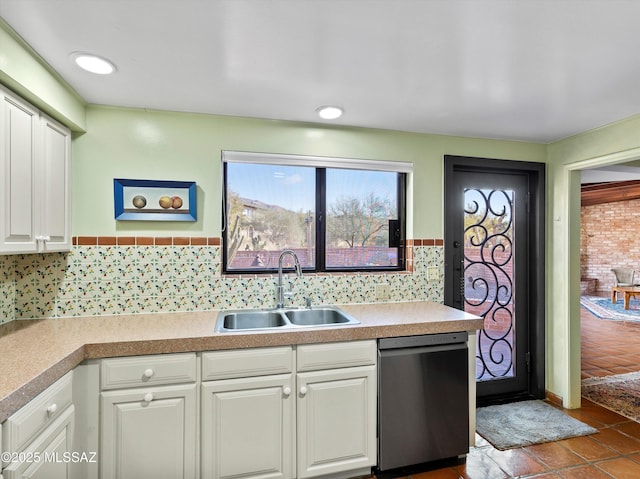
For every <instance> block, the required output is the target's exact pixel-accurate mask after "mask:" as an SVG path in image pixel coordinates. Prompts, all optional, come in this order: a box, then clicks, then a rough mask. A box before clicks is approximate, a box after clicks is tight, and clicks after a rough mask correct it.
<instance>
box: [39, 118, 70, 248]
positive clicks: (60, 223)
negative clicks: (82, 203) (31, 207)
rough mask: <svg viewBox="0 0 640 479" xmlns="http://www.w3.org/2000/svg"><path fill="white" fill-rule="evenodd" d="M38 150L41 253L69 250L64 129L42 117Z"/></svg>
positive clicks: (67, 152) (66, 135) (67, 144)
mask: <svg viewBox="0 0 640 479" xmlns="http://www.w3.org/2000/svg"><path fill="white" fill-rule="evenodd" d="M40 127H41V135H42V136H41V138H42V140H41V141H42V143H41V148H40V155H39V156H40V161H39V168H38V184H39V185H40V187H39V188H38V193H39V199H38V207H39V211H40V215H39V220H40V221H39V224H40V228H39V230H38V236H39V237H40V238H41V241H42V242H41V250H42V251H43V252H44V251H69V250H70V249H71V218H70V216H71V194H70V192H71V186H70V184H69V183H70V161H69V159H70V156H71V154H70V149H71V134H70V132H69V130H68V129H66V128H65V127H63V126H62V125H60V124H59V123H56V122H55V121H53V120H52V119H50V118H48V117H46V116H44V115H43V116H42V118H41V120H40Z"/></svg>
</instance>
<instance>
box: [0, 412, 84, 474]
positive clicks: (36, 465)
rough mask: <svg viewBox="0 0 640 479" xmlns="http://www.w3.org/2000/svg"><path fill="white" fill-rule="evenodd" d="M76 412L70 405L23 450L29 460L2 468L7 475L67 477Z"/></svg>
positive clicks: (24, 455)
mask: <svg viewBox="0 0 640 479" xmlns="http://www.w3.org/2000/svg"><path fill="white" fill-rule="evenodd" d="M73 416H74V408H73V406H70V407H68V408H67V409H66V410H65V411H64V413H62V414H61V415H60V416H59V417H58V418H57V419H56V420H55V422H53V423H52V424H51V425H50V426H49V427H48V428H47V429H45V430H44V431H43V432H42V433H41V434H40V435H39V436H38V437H37V438H36V439H35V440H34V441H33V442H32V443H31V445H30V446H29V447H28V448H27V449H26V450H25V451H24V453H23V457H25V458H27V461H26V462H22V463H17V462H15V463H11V464H10V465H9V466H7V468H6V469H4V470H3V471H2V473H3V475H4V478H5V479H68V478H69V470H70V467H71V462H70V460H69V458H70V457H71V456H69V458H67V457H65V453H67V454H69V453H70V452H72V451H71V439H72V434H73ZM87 458H88V456H87ZM87 460H89V459H87Z"/></svg>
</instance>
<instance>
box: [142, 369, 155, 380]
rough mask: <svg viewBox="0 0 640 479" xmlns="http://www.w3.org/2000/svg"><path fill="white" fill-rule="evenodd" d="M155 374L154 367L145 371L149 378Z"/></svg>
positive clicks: (145, 375)
mask: <svg viewBox="0 0 640 479" xmlns="http://www.w3.org/2000/svg"><path fill="white" fill-rule="evenodd" d="M151 376H153V369H151V368H149V369H146V370H145V371H144V377H145V378H147V379H149V378H151Z"/></svg>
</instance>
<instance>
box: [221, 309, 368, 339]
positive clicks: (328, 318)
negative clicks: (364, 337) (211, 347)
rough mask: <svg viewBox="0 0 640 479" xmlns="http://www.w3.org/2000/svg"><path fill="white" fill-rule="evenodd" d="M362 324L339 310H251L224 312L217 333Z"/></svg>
mask: <svg viewBox="0 0 640 479" xmlns="http://www.w3.org/2000/svg"><path fill="white" fill-rule="evenodd" d="M359 323H360V321H358V320H357V319H355V318H353V317H352V316H350V315H349V314H347V313H345V312H344V311H342V310H341V309H340V308H338V307H336V306H320V307H313V308H304V309H303V308H293V309H289V308H283V309H253V310H252V309H248V310H238V311H221V312H220V313H219V314H218V319H217V320H216V328H215V330H216V332H220V333H222V332H230V331H247V330H256V329H257V330H264V329H277V330H280V329H299V328H305V327H315V326H345V325H350V324H359Z"/></svg>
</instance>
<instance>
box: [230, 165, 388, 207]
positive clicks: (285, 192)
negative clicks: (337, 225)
mask: <svg viewBox="0 0 640 479" xmlns="http://www.w3.org/2000/svg"><path fill="white" fill-rule="evenodd" d="M395 175H396V174H395V173H388V172H377V171H363V170H344V169H328V170H327V203H328V204H330V203H331V201H332V200H335V199H336V198H337V197H339V196H347V197H352V196H364V195H366V194H368V193H369V192H374V193H375V195H376V196H379V197H382V198H389V199H391V200H394V201H395V198H396V196H395V195H396V181H395V177H396V176H395ZM315 182H316V180H315V168H309V167H297V166H281V165H259V164H251V163H229V164H228V165H227V183H228V185H229V188H230V189H231V190H232V191H233V192H234V193H237V194H238V195H240V196H241V197H244V198H250V199H254V200H259V201H262V202H264V203H267V204H270V205H278V206H282V207H284V208H288V209H291V210H294V211H307V210H314V209H315Z"/></svg>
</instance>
